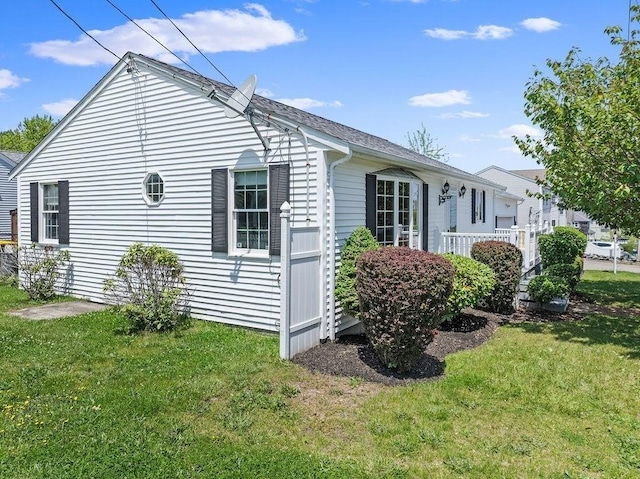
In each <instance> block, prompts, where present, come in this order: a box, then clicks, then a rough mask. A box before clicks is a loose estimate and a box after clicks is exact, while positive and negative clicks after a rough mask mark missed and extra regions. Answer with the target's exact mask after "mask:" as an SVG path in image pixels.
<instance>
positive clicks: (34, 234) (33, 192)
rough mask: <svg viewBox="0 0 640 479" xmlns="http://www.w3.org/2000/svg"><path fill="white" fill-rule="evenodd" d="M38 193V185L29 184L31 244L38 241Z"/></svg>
mask: <svg viewBox="0 0 640 479" xmlns="http://www.w3.org/2000/svg"><path fill="white" fill-rule="evenodd" d="M39 193H40V185H39V184H38V183H31V184H30V185H29V198H30V202H31V242H32V243H37V242H38V241H40V233H39V232H38V224H39V223H40V222H39V221H38V220H39V219H40V200H39V198H38V195H39Z"/></svg>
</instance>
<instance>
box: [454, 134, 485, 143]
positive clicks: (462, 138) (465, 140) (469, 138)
mask: <svg viewBox="0 0 640 479" xmlns="http://www.w3.org/2000/svg"><path fill="white" fill-rule="evenodd" d="M458 141H462V142H463V143H477V142H479V141H482V140H481V139H480V138H474V137H472V136H469V135H460V137H459V138H458Z"/></svg>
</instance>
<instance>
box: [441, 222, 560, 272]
mask: <svg viewBox="0 0 640 479" xmlns="http://www.w3.org/2000/svg"><path fill="white" fill-rule="evenodd" d="M546 233H551V228H550V227H549V224H548V223H547V222H545V224H544V225H543V226H542V227H541V228H538V227H537V225H526V226H525V227H524V228H518V227H517V226H512V227H511V228H497V229H496V230H495V231H494V232H493V233H441V238H440V239H441V241H440V247H439V248H438V252H440V253H455V254H460V255H463V256H471V247H472V246H473V244H474V243H477V242H479V241H506V242H508V243H511V244H513V245H515V246H517V247H518V249H520V251H522V271H523V272H527V271H529V270H531V269H533V268H534V267H535V266H536V265H537V264H538V263H539V262H540V249H539V248H538V237H539V236H540V235H541V234H546Z"/></svg>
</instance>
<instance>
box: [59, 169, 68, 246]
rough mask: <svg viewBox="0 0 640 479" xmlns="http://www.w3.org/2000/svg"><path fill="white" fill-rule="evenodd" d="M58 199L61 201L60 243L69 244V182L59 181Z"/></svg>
mask: <svg viewBox="0 0 640 479" xmlns="http://www.w3.org/2000/svg"><path fill="white" fill-rule="evenodd" d="M58 199H59V201H60V206H59V210H58V218H59V221H60V223H59V225H58V226H59V227H60V230H59V232H58V243H60V244H69V182H68V181H67V180H64V181H58Z"/></svg>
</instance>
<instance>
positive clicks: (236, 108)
mask: <svg viewBox="0 0 640 479" xmlns="http://www.w3.org/2000/svg"><path fill="white" fill-rule="evenodd" d="M257 81H258V78H257V77H256V76H255V75H249V77H248V78H247V79H246V80H245V81H244V82H243V83H242V85H240V86H239V87H238V88H237V89H236V91H234V92H233V94H232V95H231V97H230V98H229V100H228V101H227V103H226V105H225V107H224V114H225V116H226V117H227V118H236V117H237V116H240V115H241V114H242V113H244V111H245V110H246V109H247V106H248V105H249V102H250V101H251V98H252V97H253V93H254V92H255V91H256V82H257Z"/></svg>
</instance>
